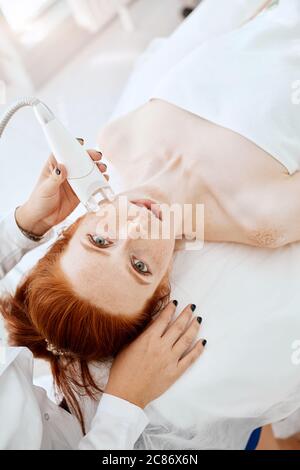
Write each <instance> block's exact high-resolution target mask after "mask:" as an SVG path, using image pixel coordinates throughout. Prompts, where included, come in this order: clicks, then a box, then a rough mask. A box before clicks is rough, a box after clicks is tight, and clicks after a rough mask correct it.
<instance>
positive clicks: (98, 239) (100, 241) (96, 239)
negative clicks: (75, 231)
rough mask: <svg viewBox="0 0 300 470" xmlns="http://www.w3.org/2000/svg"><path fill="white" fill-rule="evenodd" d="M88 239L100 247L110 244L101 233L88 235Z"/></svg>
mask: <svg viewBox="0 0 300 470" xmlns="http://www.w3.org/2000/svg"><path fill="white" fill-rule="evenodd" d="M89 239H90V240H91V242H92V243H93V244H94V245H96V246H99V247H101V248H103V247H107V246H109V245H111V242H110V241H109V240H108V239H107V238H105V237H103V236H102V235H89Z"/></svg>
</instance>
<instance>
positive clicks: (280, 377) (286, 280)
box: [113, 0, 300, 449]
mask: <svg viewBox="0 0 300 470" xmlns="http://www.w3.org/2000/svg"><path fill="white" fill-rule="evenodd" d="M263 3H264V1H257V2H256V1H255V2H253V1H252V0H230V1H228V2H226V7H227V11H226V14H224V10H223V11H222V8H218V7H220V2H218V1H216V0H210V1H209V2H203V4H202V5H200V6H199V7H198V8H199V9H202V10H201V11H202V12H203V16H202V19H201V21H200V22H199V18H200V16H199V14H198V15H197V13H196V14H195V13H194V14H193V15H191V16H190V17H189V18H188V20H187V21H186V22H185V23H184V24H183V25H182V26H181V27H180V28H179V29H178V30H177V31H176V32H175V33H174V34H173V35H172V36H171V38H170V39H167V40H163V41H156V42H155V43H154V44H152V47H150V48H149V49H148V51H146V53H145V54H144V55H143V56H142V57H141V58H140V60H139V62H138V64H137V67H136V69H135V71H134V73H133V74H132V77H131V79H130V80H129V83H128V86H127V88H126V89H125V92H124V93H123V96H122V98H121V100H120V103H119V106H118V107H117V109H116V111H115V113H114V115H113V118H116V117H118V116H119V115H122V114H125V113H126V112H128V111H130V110H132V109H134V108H135V107H137V106H139V105H141V104H142V103H143V102H144V101H146V100H147V97H149V96H151V90H152V89H153V88H154V86H155V85H156V84H157V83H158V82H159V80H160V77H161V76H163V74H164V73H165V72H166V71H167V70H169V69H170V68H171V67H172V66H173V64H174V63H175V62H176V61H177V59H178V58H179V57H180V56H182V55H184V54H185V53H186V51H188V50H189V41H190V40H191V41H193V40H194V37H193V35H191V34H189V35H185V29H186V28H190V29H191V25H193V26H192V29H193V31H194V32H195V34H197V35H199V34H201V37H202V39H203V40H205V39H209V38H210V37H212V35H215V34H222V33H223V32H226V31H228V30H230V29H232V28H235V27H237V26H238V25H239V24H241V23H242V22H243V21H245V19H247V18H248V17H249V16H251V15H252V14H253V13H254V11H256V9H257V7H259V6H260V5H262V4H263ZM275 3H276V2H275ZM223 5H224V4H223ZM196 15H197V19H196ZM196 21H197V24H196ZM187 36H188V38H189V39H187ZM167 41H177V45H178V47H177V48H174V50H176V52H175V54H174V56H172V55H171V56H170V55H168V54H167V52H168V51H170V48H168V47H166V48H165V47H164V45H165V44H166V42H167ZM299 276H300V244H299V243H297V244H294V245H291V246H287V247H283V248H281V249H277V250H274V251H272V250H263V249H256V248H252V247H247V246H240V245H237V244H212V243H207V244H206V245H205V247H204V249H203V250H201V251H200V252H188V251H187V252H181V253H179V254H177V255H176V259H175V264H174V271H173V279H172V287H173V293H172V295H173V298H177V299H178V300H179V301H180V305H179V307H183V306H184V304H185V303H187V302H194V303H195V304H197V313H198V314H200V315H201V316H203V327H202V333H201V334H202V336H203V337H205V338H207V340H208V343H207V346H206V351H205V353H204V354H203V357H202V358H201V359H200V360H199V361H198V362H197V364H196V365H195V366H193V368H192V369H191V370H189V371H188V372H187V373H186V374H185V376H184V377H183V378H182V379H180V380H179V381H178V382H177V383H176V384H175V385H174V386H173V387H172V389H171V390H169V391H168V392H167V393H166V394H165V395H164V396H163V397H161V398H160V399H158V400H157V401H156V402H155V403H154V404H152V405H151V406H149V407H148V410H147V411H148V414H149V417H150V422H151V423H150V425H149V426H148V428H147V430H146V431H145V433H144V434H143V436H142V437H141V439H140V441H139V443H138V444H137V447H138V448H145V447H146V448H148V449H149V448H154V449H159V448H180V449H184V448H227V449H228V448H241V449H242V448H244V446H245V444H246V442H247V439H248V437H249V435H250V433H251V432H252V430H254V429H255V428H256V427H259V426H261V425H263V424H266V423H271V422H275V421H279V420H281V419H283V418H285V417H287V416H288V415H290V414H292V413H293V412H294V411H295V410H297V409H298V408H299V406H300V365H297V364H294V363H293V362H292V355H293V352H294V349H293V346H295V344H296V343H295V342H296V341H297V340H299V338H300V277H299ZM299 427H300V426H299ZM277 430H278V426H277Z"/></svg>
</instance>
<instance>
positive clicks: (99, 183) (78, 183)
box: [0, 98, 114, 211]
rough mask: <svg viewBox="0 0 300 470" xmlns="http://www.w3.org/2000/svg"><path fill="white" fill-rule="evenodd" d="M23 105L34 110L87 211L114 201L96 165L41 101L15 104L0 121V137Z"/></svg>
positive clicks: (24, 101)
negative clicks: (103, 201)
mask: <svg viewBox="0 0 300 470" xmlns="http://www.w3.org/2000/svg"><path fill="white" fill-rule="evenodd" d="M25 106H30V107H32V108H33V110H34V113H35V115H36V117H37V120H38V121H39V123H40V125H41V127H42V129H43V131H44V134H45V136H46V139H47V141H48V144H49V147H50V149H51V151H52V153H53V155H54V157H55V158H56V160H57V162H58V163H62V164H63V165H64V166H65V168H66V170H67V175H68V176H67V178H68V182H69V184H70V186H71V187H72V189H73V191H74V192H75V194H76V195H77V197H78V199H79V200H80V202H82V204H84V206H85V207H86V209H87V211H96V210H97V209H98V205H99V203H100V202H101V201H102V200H104V199H107V200H110V201H111V200H113V199H114V193H113V191H112V189H111V187H110V185H109V184H108V182H107V180H106V179H105V177H104V176H103V174H102V173H101V171H100V170H99V168H98V166H97V165H96V164H95V162H93V161H92V159H91V157H90V156H89V154H88V153H87V151H86V150H84V148H83V147H82V145H80V143H79V142H78V140H77V139H75V138H74V137H73V136H72V135H71V134H70V133H69V132H68V131H67V129H66V128H65V127H64V126H63V125H62V123H61V122H60V121H59V120H58V119H57V118H56V116H55V115H54V114H53V112H52V111H51V110H50V109H49V108H48V106H46V105H45V104H44V103H43V102H42V101H40V100H38V99H36V98H24V99H22V100H20V101H18V102H17V103H14V104H13V105H12V106H11V107H10V108H9V109H8V110H7V111H6V112H5V114H4V116H3V117H2V118H1V120H0V138H1V137H2V134H3V131H4V129H5V128H6V126H7V124H8V122H9V121H10V119H11V118H12V116H13V115H14V114H15V113H16V112H17V111H18V110H19V109H21V108H23V107H25Z"/></svg>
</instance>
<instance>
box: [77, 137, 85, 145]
mask: <svg viewBox="0 0 300 470" xmlns="http://www.w3.org/2000/svg"><path fill="white" fill-rule="evenodd" d="M77 140H78V142H80V143H81V144H82V145H83V144H84V139H82V137H77Z"/></svg>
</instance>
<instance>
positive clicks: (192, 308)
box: [191, 304, 196, 312]
mask: <svg viewBox="0 0 300 470" xmlns="http://www.w3.org/2000/svg"><path fill="white" fill-rule="evenodd" d="M191 310H192V312H194V311H195V310H196V305H195V304H192V305H191Z"/></svg>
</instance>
